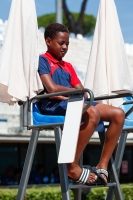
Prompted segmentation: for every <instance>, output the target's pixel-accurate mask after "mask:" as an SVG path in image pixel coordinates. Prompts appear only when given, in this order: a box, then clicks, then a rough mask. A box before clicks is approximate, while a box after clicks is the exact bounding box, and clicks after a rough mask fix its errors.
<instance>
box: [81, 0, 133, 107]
mask: <svg viewBox="0 0 133 200" xmlns="http://www.w3.org/2000/svg"><path fill="white" fill-rule="evenodd" d="M84 85H85V87H86V88H89V89H91V90H92V91H93V92H94V95H95V96H103V95H110V94H111V91H114V90H123V89H128V90H133V78H132V77H131V75H130V72H129V66H128V62H127V56H126V51H125V45H124V40H123V36H122V33H121V28H120V24H119V20H118V15H117V10H116V7H115V3H114V0H101V1H100V5H99V11H98V16H97V22H96V27H95V32H94V37H93V42H92V47H91V52H90V57H89V62H88V67H87V72H86V77H85V84H84ZM106 103H109V104H112V105H115V106H119V105H120V104H121V101H120V100H118V99H117V100H109V101H108V102H106Z"/></svg>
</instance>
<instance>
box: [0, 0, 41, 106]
mask: <svg viewBox="0 0 133 200" xmlns="http://www.w3.org/2000/svg"><path fill="white" fill-rule="evenodd" d="M38 46H39V45H38V25H37V16H36V10H35V2H34V0H12V4H11V9H10V14H9V19H8V24H7V29H6V35H5V39H4V44H3V47H2V51H1V54H0V101H1V102H4V103H8V104H14V103H15V102H17V101H19V100H22V101H26V100H27V98H32V97H34V96H36V95H37V93H38V92H40V91H41V90H43V85H42V82H41V80H40V77H39V75H38V72H37V69H38V57H39V47H38Z"/></svg>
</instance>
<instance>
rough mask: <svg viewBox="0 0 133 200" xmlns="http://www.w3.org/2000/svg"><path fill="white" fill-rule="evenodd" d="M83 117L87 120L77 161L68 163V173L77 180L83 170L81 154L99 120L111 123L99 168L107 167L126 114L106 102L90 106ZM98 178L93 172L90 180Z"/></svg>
mask: <svg viewBox="0 0 133 200" xmlns="http://www.w3.org/2000/svg"><path fill="white" fill-rule="evenodd" d="M99 117H100V118H99ZM83 118H85V122H84V124H83V125H81V130H80V133H79V140H78V145H77V152H76V157H75V161H74V162H73V163H71V164H68V175H69V176H70V177H72V178H73V179H75V180H76V179H78V177H79V176H80V174H81V171H82V169H81V168H80V167H79V165H78V161H79V158H80V155H81V153H82V152H83V150H84V148H85V147H86V145H87V144H88V141H89V140H90V138H91V136H92V134H93V132H94V131H95V128H96V126H97V124H98V122H99V120H101V121H108V122H109V123H110V125H109V128H108V130H107V133H106V139H105V144H104V147H103V151H102V154H101V158H100V161H99V163H98V165H97V168H103V169H107V166H108V162H109V159H110V157H111V155H112V153H113V150H114V148H115V146H116V144H117V141H118V138H119V136H120V134H121V131H122V127H123V124H124V119H125V114H124V112H123V110H121V109H119V108H115V107H113V106H108V105H105V104H97V105H96V106H95V107H90V108H89V109H88V110H87V112H86V113H84V115H83ZM96 178H97V177H96V176H95V175H94V174H93V173H91V175H90V177H89V180H88V182H89V183H91V182H93V181H95V180H96Z"/></svg>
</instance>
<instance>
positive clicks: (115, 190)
mask: <svg viewBox="0 0 133 200" xmlns="http://www.w3.org/2000/svg"><path fill="white" fill-rule="evenodd" d="M53 96H55V94H54V95H53ZM103 98H104V97H103ZM38 99H39V97H38ZM132 104H133V102H132ZM126 105H127V104H126ZM23 106H24V111H25V110H26V111H27V112H28V114H27V115H25V117H24V126H26V127H27V128H28V129H29V130H30V129H32V135H31V139H30V143H29V147H28V150H27V155H26V159H25V164H24V168H23V173H22V177H21V181H20V186H19V191H18V196H17V200H23V197H24V196H23V195H24V194H25V190H26V187H27V183H28V178H29V174H30V170H31V166H32V162H33V158H34V154H35V150H36V145H37V141H38V136H39V132H40V131H41V130H47V129H54V133H55V143H56V151H57V155H58V153H59V148H60V142H61V135H62V126H63V124H64V119H65V117H64V116H50V115H42V114H41V113H40V111H39V109H38V103H37V102H36V103H33V108H32V117H33V125H30V123H29V122H28V123H27V121H28V119H27V118H30V116H31V111H30V108H29V103H25V104H24V105H23ZM123 106H124V108H125V105H123ZM125 111H126V110H125ZM127 119H128V118H126V120H127ZM126 120H125V126H126V125H127V123H126ZM127 129H128V128H127V127H126V129H123V133H122V135H121V137H120V140H119V143H118V148H117V152H116V156H115V161H114V160H113V158H112V157H111V159H110V171H109V176H110V183H108V184H107V187H109V192H108V195H107V198H106V200H111V199H112V198H113V194H115V197H116V199H117V200H123V196H122V192H121V189H120V183H119V179H118V174H119V169H120V166H121V162H122V157H123V153H124V148H125V145H126V136H127V134H125V133H127V132H128V131H127ZM128 130H129V129H128ZM96 131H98V133H99V137H100V141H101V143H102V145H103V143H104V139H105V126H104V124H103V122H100V123H99V125H98V127H97V129H96ZM58 167H59V174H60V183H61V191H62V199H63V200H70V193H69V189H70V188H71V189H73V190H74V191H76V192H75V200H81V192H82V191H83V190H84V191H86V190H88V189H89V188H91V187H94V186H90V187H88V186H85V185H80V184H69V181H68V176H67V168H66V164H59V165H58ZM98 187H99V186H98Z"/></svg>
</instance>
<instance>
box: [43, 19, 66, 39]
mask: <svg viewBox="0 0 133 200" xmlns="http://www.w3.org/2000/svg"><path fill="white" fill-rule="evenodd" d="M58 32H66V33H68V34H69V31H68V28H67V27H66V26H64V25H63V24H59V23H56V22H53V23H51V24H49V25H48V26H47V27H46V29H45V32H44V38H45V40H46V38H47V37H49V38H51V39H53V38H54V37H55V36H56V34H57V33H58Z"/></svg>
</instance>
